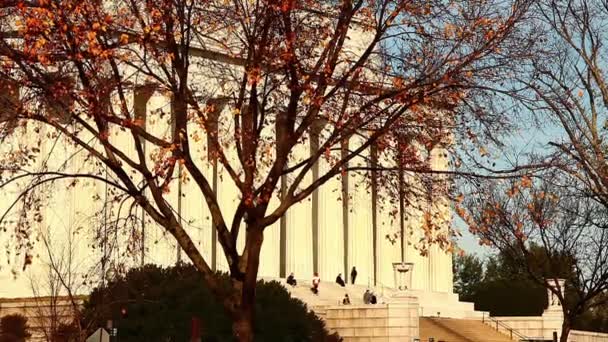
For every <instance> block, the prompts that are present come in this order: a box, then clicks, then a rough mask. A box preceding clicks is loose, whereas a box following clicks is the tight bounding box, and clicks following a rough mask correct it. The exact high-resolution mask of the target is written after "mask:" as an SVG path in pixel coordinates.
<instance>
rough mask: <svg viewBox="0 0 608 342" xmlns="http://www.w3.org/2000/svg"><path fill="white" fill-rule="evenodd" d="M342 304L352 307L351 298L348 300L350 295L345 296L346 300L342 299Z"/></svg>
mask: <svg viewBox="0 0 608 342" xmlns="http://www.w3.org/2000/svg"><path fill="white" fill-rule="evenodd" d="M342 304H344V305H350V298H348V293H347V294H345V295H344V299H342Z"/></svg>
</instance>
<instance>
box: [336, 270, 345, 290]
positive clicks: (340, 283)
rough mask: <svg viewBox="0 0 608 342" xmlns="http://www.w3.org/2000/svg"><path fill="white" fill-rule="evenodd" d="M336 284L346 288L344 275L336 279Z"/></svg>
mask: <svg viewBox="0 0 608 342" xmlns="http://www.w3.org/2000/svg"><path fill="white" fill-rule="evenodd" d="M336 283H337V284H338V285H340V286H342V287H344V286H346V284H345V283H344V279H342V273H338V276H337V277H336Z"/></svg>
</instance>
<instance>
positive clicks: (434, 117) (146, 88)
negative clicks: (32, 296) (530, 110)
mask: <svg viewBox="0 0 608 342" xmlns="http://www.w3.org/2000/svg"><path fill="white" fill-rule="evenodd" d="M530 3H531V1H527V0H512V1H506V2H505V1H486V2H479V1H464V2H459V3H452V4H451V5H450V6H445V3H444V2H442V1H431V2H425V3H424V4H422V3H419V2H418V1H411V2H403V1H391V0H382V1H364V0H360V1H341V2H313V1H293V0H284V1H280V2H266V1H258V2H254V3H252V2H249V1H238V0H237V1H232V2H225V1H224V2H216V1H205V2H200V1H192V0H178V1H176V0H163V1H145V0H129V1H127V0H116V1H113V2H111V3H108V4H107V5H106V4H104V5H103V6H100V2H99V1H98V0H78V1H75V0H68V1H57V0H15V1H5V2H3V3H2V4H1V5H0V6H1V7H0V8H2V9H3V11H2V12H1V13H0V20H2V24H1V26H2V30H3V32H2V33H1V35H0V55H1V56H2V59H1V60H0V77H1V78H2V79H4V80H5V87H6V89H7V91H6V92H4V93H3V94H5V96H4V99H3V103H4V104H5V106H4V110H3V114H2V116H1V117H2V120H3V130H2V132H3V133H2V134H3V137H4V138H5V139H11V138H14V139H16V138H15V136H16V135H18V134H19V132H21V131H23V129H25V130H26V131H27V132H28V134H30V137H35V139H34V140H39V141H41V142H47V141H49V140H51V139H61V140H62V141H68V142H69V143H70V144H72V145H73V146H74V148H75V150H79V151H81V152H80V153H82V154H84V155H86V158H83V159H84V160H85V161H86V164H87V165H89V167H88V168H86V170H83V169H82V168H81V169H79V171H75V170H74V169H69V168H66V167H65V165H66V164H65V163H62V161H54V163H53V165H61V166H63V167H59V168H58V167H53V166H51V165H50V164H48V163H45V162H44V160H45V157H48V152H46V153H47V155H45V152H43V151H41V149H40V148H39V146H38V144H37V142H36V143H35V144H34V145H35V146H28V147H25V146H23V147H22V148H19V150H18V151H16V150H11V151H9V152H7V153H6V155H5V156H4V159H3V165H8V167H4V168H3V170H2V171H3V173H2V179H3V180H4V182H3V183H2V186H3V187H4V188H9V187H16V188H18V189H19V190H16V192H17V193H18V195H17V199H16V201H15V202H14V203H13V204H12V205H10V206H9V210H17V211H19V210H22V211H21V214H19V215H17V219H15V220H14V221H12V222H11V224H12V225H13V226H15V227H16V228H15V231H17V232H18V234H17V236H18V237H19V241H20V244H19V246H21V247H23V248H24V249H27V248H30V244H29V241H30V239H28V232H29V231H30V230H29V225H28V224H27V222H28V221H30V222H31V221H36V220H41V214H40V211H41V208H44V203H43V199H44V196H43V195H41V193H40V192H37V190H38V189H39V188H40V187H41V186H46V185H50V184H53V183H59V182H61V181H62V180H64V179H66V178H67V179H69V180H70V181H68V182H67V184H69V185H74V184H77V183H78V182H77V181H82V182H84V181H92V182H101V183H105V184H107V186H108V187H109V190H108V191H109V196H108V197H107V198H111V199H112V203H114V204H116V205H117V206H118V205H119V204H121V205H122V204H123V203H126V204H125V206H126V207H129V208H131V210H126V211H127V212H128V213H129V214H131V213H132V211H133V208H134V207H139V208H141V209H142V210H143V211H144V212H145V215H146V217H148V218H150V219H151V220H153V221H154V222H155V223H156V224H158V225H159V226H160V227H161V228H162V229H163V230H164V231H166V232H167V233H168V234H169V235H170V236H172V237H173V238H174V239H175V241H176V242H177V244H178V245H179V246H180V248H181V250H182V251H183V252H184V253H185V255H187V257H188V258H189V259H190V260H191V261H192V263H193V264H194V265H195V267H196V268H197V269H198V270H199V272H201V274H202V275H203V279H204V281H205V284H206V285H207V286H208V287H209V289H211V291H212V292H213V293H214V295H216V296H218V298H222V302H223V303H224V306H225V308H226V310H227V312H228V313H229V314H230V316H231V318H232V320H233V322H234V325H233V331H234V335H235V336H236V337H237V338H238V340H240V341H251V340H252V339H253V334H254V328H253V320H254V303H255V284H256V278H257V272H258V267H259V256H260V250H261V246H262V242H263V239H264V230H265V228H267V227H269V226H270V225H271V224H273V223H275V222H277V221H278V220H280V218H281V217H282V216H283V215H284V214H285V213H286V212H287V210H288V209H289V208H290V207H292V206H293V205H294V204H296V203H298V202H300V201H302V200H304V199H306V198H307V197H308V196H310V195H311V194H313V193H315V191H317V189H318V188H319V187H320V186H322V185H323V184H325V183H326V182H327V181H328V180H330V179H333V178H335V177H340V176H341V175H343V176H346V175H347V174H348V172H350V171H353V172H354V171H361V169H360V168H358V167H357V166H356V165H354V161H355V160H356V158H357V157H359V156H360V155H362V152H363V151H366V150H369V149H372V150H373V151H374V152H373V153H371V155H372V157H371V159H372V161H373V162H375V163H377V164H378V165H372V166H373V168H374V169H375V168H378V167H379V165H380V164H381V162H378V161H382V160H386V159H388V160H398V161H399V165H400V168H401V169H408V170H409V171H412V172H413V171H417V170H418V171H422V172H428V171H429V169H430V166H429V165H428V162H427V163H425V161H428V158H426V156H427V154H428V153H429V152H428V151H431V150H432V149H433V147H435V146H440V145H446V144H449V142H448V141H449V140H450V139H446V138H447V137H448V136H451V137H464V138H466V139H469V140H475V141H481V138H482V137H484V136H488V135H490V136H491V135H492V134H493V132H495V131H496V130H498V128H497V127H504V125H502V124H503V123H504V122H500V121H501V120H502V119H501V118H500V116H496V115H491V113H490V111H491V109H492V108H494V107H493V103H496V102H493V101H491V100H489V98H490V96H491V95H493V94H494V93H493V92H494V91H497V92H509V91H511V89H510V88H509V87H506V86H505V87H504V88H501V84H502V83H501V82H502V80H504V79H507V78H508V76H507V75H511V74H512V73H514V72H517V70H518V69H519V68H521V66H520V63H519V62H518V61H520V60H522V58H523V57H524V56H528V55H529V54H530V53H531V51H532V50H534V42H535V35H536V33H535V32H534V31H533V30H532V29H530V27H529V26H526V25H525V24H524V23H525V21H526V19H527V11H528V9H529V5H530ZM355 36H357V37H361V39H360V42H359V39H353V38H354V37H355ZM201 75H204V77H202V76H201ZM17 89H18V90H17ZM152 90H154V91H156V92H159V93H163V94H165V95H166V98H167V99H170V101H168V102H170V107H171V110H170V111H171V115H169V116H168V117H169V118H170V120H167V119H164V118H162V116H161V115H159V116H158V117H155V120H162V121H163V122H164V123H165V124H166V127H168V131H169V132H168V134H164V133H159V132H158V131H157V130H154V129H153V128H152V127H151V125H147V124H146V122H147V121H146V118H145V115H142V113H141V112H139V111H138V110H137V109H136V110H132V109H131V108H130V106H129V100H128V99H130V98H131V94H132V93H133V92H135V93H137V94H140V95H142V94H143V95H142V96H144V95H146V94H147V95H146V96H148V95H149V94H150V92H151V91H152ZM15 95H18V96H15ZM15 98H18V99H17V100H15ZM40 106H43V107H44V108H45V109H44V110H38V109H39V108H41V107H40ZM224 108H225V109H226V110H223V109H224ZM167 121H170V122H167ZM448 131H449V134H448ZM36 132H37V133H36ZM117 135H118V136H119V138H116V137H117ZM201 137H205V139H201ZM492 138H495V137H492ZM205 140H206V142H205V145H206V146H207V156H203V157H202V158H203V160H204V162H205V163H209V164H211V165H212V168H213V169H214V170H217V167H218V166H220V167H222V168H223V169H224V170H225V171H226V174H227V178H228V181H230V182H232V183H233V185H234V187H235V188H236V189H237V191H238V193H239V198H238V203H237V205H236V210H235V211H234V212H231V211H229V210H227V209H226V208H222V207H220V205H219V202H218V200H217V193H216V192H214V185H213V184H214V180H213V179H212V178H211V177H208V176H207V175H206V174H205V172H203V171H202V162H201V161H200V160H199V159H200V157H195V152H194V151H195V150H196V148H197V146H200V145H202V144H203V142H204V141H205ZM446 140H448V141H446ZM349 141H350V142H349ZM306 145H308V146H309V147H310V148H309V149H310V154H309V155H308V156H306V157H304V158H299V159H298V158H295V155H296V153H295V151H297V150H298V149H302V147H303V146H306ZM419 147H420V148H419ZM150 151H152V155H151V156H150V155H149V153H150ZM419 151H420V152H421V153H419ZM55 162H56V163H55ZM33 164H36V166H37V167H33ZM320 165H325V166H324V167H320ZM388 166H392V165H388ZM371 174H372V175H371V176H370V179H372V181H371V183H372V184H371V186H372V187H374V188H377V187H378V186H379V184H380V183H379V182H382V181H383V179H382V178H381V177H377V173H374V171H372V172H371ZM308 177H311V178H312V181H310V182H309V181H307V179H308ZM72 180H74V181H76V182H72ZM186 181H191V182H193V183H194V184H195V186H196V187H197V189H198V191H199V193H200V195H201V196H200V197H201V198H202V201H203V202H204V203H205V205H206V207H207V209H208V210H209V212H210V216H211V217H212V221H213V228H214V231H215V232H216V236H217V240H218V241H219V244H220V245H221V248H222V252H223V253H224V255H225V257H226V260H227V263H228V268H229V271H230V277H231V282H232V290H231V291H229V292H228V293H226V292H225V291H222V287H221V286H220V283H219V280H218V279H217V278H216V276H215V273H214V272H213V270H212V267H211V266H210V263H209V260H205V259H204V258H203V254H202V253H201V251H200V250H199V249H198V248H197V247H196V246H195V244H194V243H193V241H192V238H191V236H189V234H188V233H187V231H186V229H184V225H183V222H181V220H180V217H177V216H176V214H175V208H173V207H172V205H171V203H170V201H169V199H168V196H169V193H170V191H171V189H172V184H175V183H178V184H179V183H180V182H186ZM11 189H12V188H11ZM400 193H402V192H401V191H400ZM271 200H276V202H278V204H276V205H271ZM129 201H130V202H129ZM130 204H132V205H130ZM121 207H122V206H121ZM119 212H121V211H119ZM133 216H135V215H133ZM4 217H6V215H4ZM425 227H426V229H428V230H431V229H433V228H432V227H433V225H431V224H427V225H425ZM135 229H136V228H133V230H135ZM239 237H241V238H242V240H244V245H243V246H242V247H241V248H239V245H238V240H239ZM427 237H428V238H429V239H432V240H437V239H436V237H435V236H434V234H427ZM443 240H444V241H447V239H443ZM25 255H26V260H27V254H25Z"/></svg>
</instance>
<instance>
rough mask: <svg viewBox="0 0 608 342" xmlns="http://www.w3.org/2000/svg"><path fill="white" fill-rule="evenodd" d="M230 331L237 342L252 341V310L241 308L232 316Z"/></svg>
mask: <svg viewBox="0 0 608 342" xmlns="http://www.w3.org/2000/svg"><path fill="white" fill-rule="evenodd" d="M232 333H233V335H234V339H235V340H236V341H238V342H253V336H254V334H253V310H242V312H240V313H239V315H237V316H236V317H235V318H234V321H233V322H232Z"/></svg>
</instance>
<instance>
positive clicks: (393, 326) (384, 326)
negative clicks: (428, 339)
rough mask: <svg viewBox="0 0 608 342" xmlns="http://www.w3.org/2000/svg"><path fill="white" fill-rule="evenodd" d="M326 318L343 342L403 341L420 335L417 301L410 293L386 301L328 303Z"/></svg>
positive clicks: (328, 324) (330, 327)
mask: <svg viewBox="0 0 608 342" xmlns="http://www.w3.org/2000/svg"><path fill="white" fill-rule="evenodd" d="M325 322H326V324H327V327H328V329H329V330H330V331H336V332H338V333H339V334H340V336H341V337H343V338H344V342H362V341H365V342H403V341H412V340H413V339H414V338H418V336H419V319H418V303H417V300H416V298H413V297H408V298H407V299H401V300H400V301H399V302H397V303H389V304H377V305H341V306H331V307H327V308H326V309H325Z"/></svg>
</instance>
